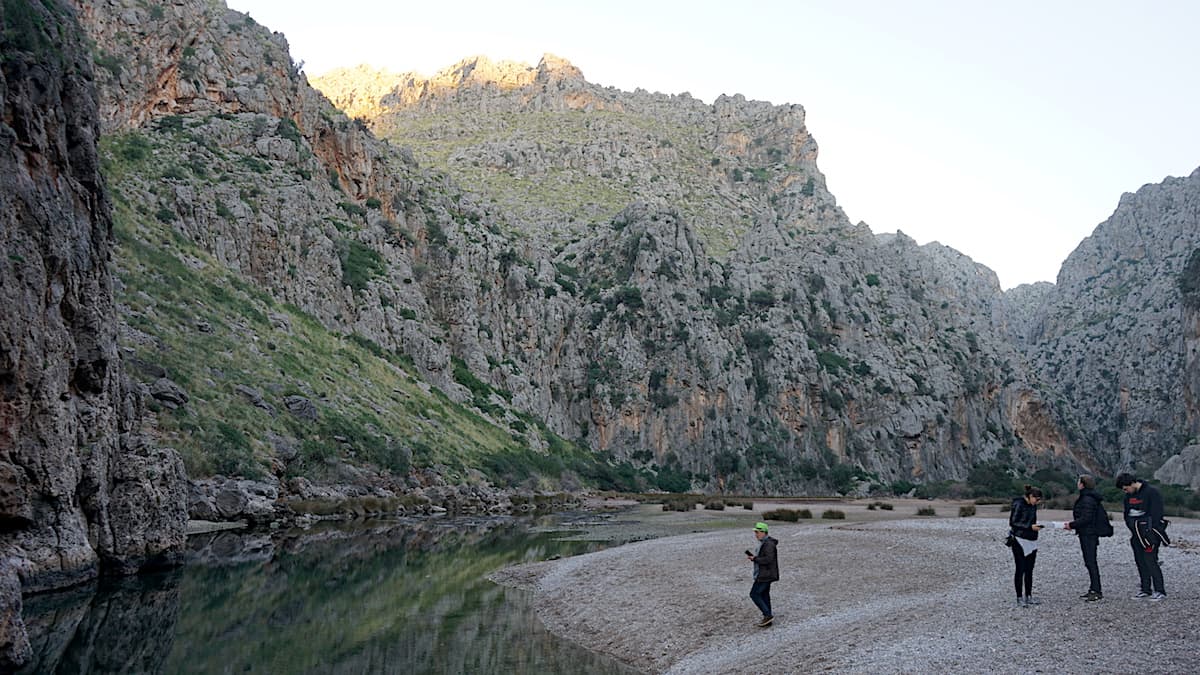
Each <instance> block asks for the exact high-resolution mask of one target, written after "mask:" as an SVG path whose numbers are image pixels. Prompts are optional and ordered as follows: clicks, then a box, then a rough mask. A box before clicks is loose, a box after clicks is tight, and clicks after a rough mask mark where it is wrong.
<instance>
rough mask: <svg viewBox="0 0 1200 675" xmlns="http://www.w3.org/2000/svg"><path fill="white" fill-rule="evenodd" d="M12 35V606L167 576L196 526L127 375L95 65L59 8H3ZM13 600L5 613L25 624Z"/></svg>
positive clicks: (14, 652) (4, 70)
mask: <svg viewBox="0 0 1200 675" xmlns="http://www.w3.org/2000/svg"><path fill="white" fill-rule="evenodd" d="M0 26H2V27H3V30H2V31H0V41H2V42H0V55H2V56H3V59H2V60H0V105H2V107H3V124H2V125H0V242H2V246H0V248H2V249H3V252H4V254H3V258H0V307H2V308H3V311H2V312H0V575H2V576H4V577H5V583H4V584H3V586H2V587H3V589H4V590H5V591H6V592H7V591H11V590H12V586H11V585H10V581H11V579H19V581H20V587H23V588H24V590H26V591H31V590H39V589H45V588H52V587H56V586H62V585H67V584H71V583H77V582H79V581H83V580H86V579H89V578H92V577H94V576H96V575H97V574H98V573H100V572H103V571H112V572H117V573H123V572H130V571H135V570H137V569H140V568H141V567H143V566H145V565H148V564H152V563H156V562H166V561H169V560H170V559H171V558H172V557H173V555H175V554H176V553H178V550H179V548H180V547H181V546H182V543H183V525H184V518H185V514H184V510H183V507H182V484H183V468H182V464H181V463H180V461H179V458H178V457H177V456H176V455H175V454H174V453H173V452H172V451H170V450H165V449H160V448H156V447H154V446H152V445H147V444H145V443H144V442H143V441H142V439H141V438H140V437H139V435H138V421H137V405H138V403H137V399H136V397H135V396H134V395H133V393H132V392H131V391H130V389H129V387H128V384H127V382H126V380H125V379H124V378H123V374H122V367H121V358H120V355H119V353H118V349H117V340H116V335H117V317H116V316H115V313H114V306H113V292H112V285H111V283H112V282H111V277H110V273H109V270H108V268H107V265H108V264H109V261H110V250H111V241H110V215H109V202H108V200H107V197H106V196H105V193H104V190H103V181H102V179H101V176H100V172H99V165H98V161H97V154H96V140H97V137H98V135H99V125H98V123H97V122H98V117H97V103H96V94H95V88H94V86H93V83H92V81H91V55H90V54H89V52H88V51H87V50H86V49H85V48H84V46H83V40H82V37H81V33H80V31H79V28H78V24H77V22H76V19H75V16H74V13H73V11H72V10H71V9H70V8H69V7H68V6H65V5H62V4H59V3H55V2H48V3H41V2H5V3H4V5H3V7H2V8H0ZM10 600H11V598H8V597H6V598H4V602H3V603H0V606H2V607H4V608H5V609H6V610H7V609H11V608H12V604H10ZM19 611H20V603H19V601H18V602H16V616H17V617H19ZM11 619H12V615H7V612H6V616H4V617H2V619H0V624H4V626H5V628H4V629H3V630H2V631H0V634H2V635H3V639H0V642H3V643H4V644H3V645H2V647H3V649H5V650H7V653H6V654H4V655H0V659H8V660H9V661H12V662H20V661H21V660H22V658H23V654H22V649H21V642H20V639H21V633H22V631H21V630H19V626H15V627H14V625H13V623H12V621H11ZM16 623H17V624H19V618H18V619H17V621H16Z"/></svg>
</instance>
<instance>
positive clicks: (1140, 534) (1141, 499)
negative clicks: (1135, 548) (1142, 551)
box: [1125, 482, 1163, 547]
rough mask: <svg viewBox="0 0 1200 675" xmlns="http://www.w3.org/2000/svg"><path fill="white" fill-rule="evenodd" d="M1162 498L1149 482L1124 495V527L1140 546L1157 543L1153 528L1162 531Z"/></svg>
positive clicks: (1157, 539)
mask: <svg viewBox="0 0 1200 675" xmlns="http://www.w3.org/2000/svg"><path fill="white" fill-rule="evenodd" d="M1162 521H1163V498H1162V493H1161V492H1159V491H1158V488H1156V487H1154V486H1153V485H1150V484H1149V483H1145V482H1143V483H1142V487H1141V489H1140V490H1138V491H1137V492H1135V493H1133V494H1131V495H1125V527H1127V528H1129V531H1130V532H1131V533H1132V534H1133V537H1134V538H1135V539H1137V540H1138V542H1139V543H1141V545H1142V546H1146V547H1150V546H1153V545H1156V544H1158V543H1159V541H1160V538H1159V536H1158V534H1156V533H1155V532H1154V530H1158V531H1159V532H1161V531H1162V529H1163V527H1162Z"/></svg>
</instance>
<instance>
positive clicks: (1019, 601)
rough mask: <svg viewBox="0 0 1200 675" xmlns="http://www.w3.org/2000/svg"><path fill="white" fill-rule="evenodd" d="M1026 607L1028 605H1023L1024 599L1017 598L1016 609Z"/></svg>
mask: <svg viewBox="0 0 1200 675" xmlns="http://www.w3.org/2000/svg"><path fill="white" fill-rule="evenodd" d="M1028 606H1029V605H1027V604H1026V603H1025V598H1022V597H1018V598H1017V607H1028Z"/></svg>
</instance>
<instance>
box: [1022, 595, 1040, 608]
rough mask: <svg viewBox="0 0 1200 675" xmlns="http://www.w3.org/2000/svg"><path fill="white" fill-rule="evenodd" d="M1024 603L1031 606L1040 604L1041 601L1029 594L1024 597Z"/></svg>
mask: <svg viewBox="0 0 1200 675" xmlns="http://www.w3.org/2000/svg"><path fill="white" fill-rule="evenodd" d="M1025 604H1026V605H1031V606H1032V605H1040V604H1042V601H1041V600H1038V599H1037V598H1035V597H1033V596H1032V595H1029V596H1026V597H1025Z"/></svg>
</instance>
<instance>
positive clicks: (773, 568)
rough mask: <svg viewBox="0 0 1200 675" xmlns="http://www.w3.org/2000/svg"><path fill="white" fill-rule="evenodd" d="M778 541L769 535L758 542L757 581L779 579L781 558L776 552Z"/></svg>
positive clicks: (755, 559)
mask: <svg viewBox="0 0 1200 675" xmlns="http://www.w3.org/2000/svg"><path fill="white" fill-rule="evenodd" d="M778 543H779V541H778V540H776V539H775V538H774V537H771V536H769V535H768V536H766V537H763V538H762V541H760V542H759V543H758V553H756V554H754V580H755V581H779V558H778V556H776V552H775V546H776V544H778Z"/></svg>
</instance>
